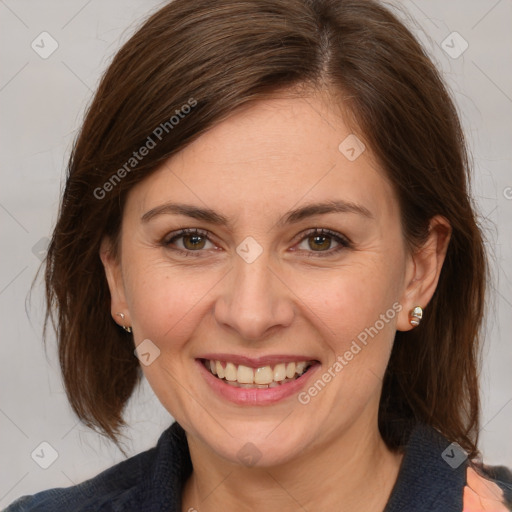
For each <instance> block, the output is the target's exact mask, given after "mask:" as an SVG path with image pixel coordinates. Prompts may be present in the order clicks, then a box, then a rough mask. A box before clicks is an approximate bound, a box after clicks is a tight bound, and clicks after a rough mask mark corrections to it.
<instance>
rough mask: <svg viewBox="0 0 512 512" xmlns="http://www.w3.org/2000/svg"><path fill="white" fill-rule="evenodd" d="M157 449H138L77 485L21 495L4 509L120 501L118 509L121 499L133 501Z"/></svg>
mask: <svg viewBox="0 0 512 512" xmlns="http://www.w3.org/2000/svg"><path fill="white" fill-rule="evenodd" d="M155 450H156V448H151V449H150V450H147V451H145V452H142V453H139V454H137V455H135V456H133V457H131V458H129V459H127V460H124V461H122V462H120V463H118V464H116V465H114V466H112V467H110V468H108V469H106V470H105V471H103V472H101V473H99V474H98V475H96V476H95V477H93V478H90V479H89V480H86V481H85V482H82V483H80V484H78V485H74V486H71V487H58V488H54V489H48V490H45V491H41V492H38V493H36V494H33V495H28V496H22V497H20V498H18V499H17V500H16V501H14V502H13V503H11V505H9V506H8V507H7V509H5V511H4V512H36V511H52V512H60V511H63V512H64V511H66V512H67V511H69V510H73V511H75V512H81V511H84V512H85V511H86V510H87V511H90V510H95V511H102V510H111V509H112V504H113V502H117V503H118V505H119V507H118V508H117V509H118V510H122V509H123V507H122V503H123V502H129V501H131V502H133V500H134V498H136V495H137V494H138V493H139V486H140V483H141V477H143V475H144V474H145V473H146V471H148V469H149V467H150V466H151V463H152V461H153V459H154V456H155ZM107 507H109V508H107Z"/></svg>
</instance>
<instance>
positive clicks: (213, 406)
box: [100, 93, 450, 512]
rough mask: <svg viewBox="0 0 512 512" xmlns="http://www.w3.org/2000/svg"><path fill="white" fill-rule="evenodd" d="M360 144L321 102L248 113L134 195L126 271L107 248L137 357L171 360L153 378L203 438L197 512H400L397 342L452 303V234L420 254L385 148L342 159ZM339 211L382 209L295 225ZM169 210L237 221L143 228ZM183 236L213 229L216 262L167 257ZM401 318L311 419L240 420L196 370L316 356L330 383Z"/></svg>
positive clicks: (245, 414)
mask: <svg viewBox="0 0 512 512" xmlns="http://www.w3.org/2000/svg"><path fill="white" fill-rule="evenodd" d="M191 115H193V114H191ZM351 133H352V130H351V129H350V128H349V127H348V126H347V124H346V123H345V122H344V120H343V117H342V116H341V115H340V113H338V112H335V111H334V109H333V103H332V99H330V98H328V97H327V96H325V95H320V94H319V93H315V94H311V95H309V96H307V97H303V98H300V97H296V96H292V95H290V96H289V97H288V96H283V95H281V96H276V97H275V98H272V99H268V100H262V101H259V102H257V103H254V104H251V105H249V106H244V107H243V108H240V109H238V110H237V111H236V112H234V113H233V114H232V115H231V116H230V117H229V118H228V119H226V120H224V121H223V122H221V123H220V124H218V125H217V126H216V127H214V128H212V129H211V130H210V131H208V132H207V133H205V134H203V135H202V136H201V137H200V138H198V139H197V140H196V141H194V142H193V143H192V144H190V145H189V146H188V147H186V148H185V149H183V150H182V151H181V152H179V153H177V154H176V155H174V156H173V157H172V158H171V159H169V160H168V161H167V162H166V163H165V164H164V165H162V167H161V168H160V169H158V170H157V171H156V172H155V173H154V174H152V175H151V176H149V177H148V178H146V179H145V180H143V181H142V182H141V183H139V184H138V185H137V186H135V187H134V188H133V189H132V190H131V191H130V192H129V194H128V198H127V202H126V207H125V211H124V216H123V221H122V230H121V244H120V258H116V257H115V255H114V254H113V253H112V251H111V246H110V241H109V240H108V239H104V241H103V244H102V247H101V251H100V253H101V258H102V261H103V263H104V266H105V271H106V275H107V279H108V283H109V287H110V291H111V296H112V309H111V312H112V316H113V318H114V319H115V320H116V321H117V322H119V323H120V324H121V325H131V326H132V328H133V336H134V341H135V344H136V345H138V344H139V343H141V342H142V340H145V339H150V340H151V341H152V342H153V343H154V344H155V345H156V346H157V347H158V348H159V350H160V356H159V357H157V358H156V359H155V360H154V361H153V362H152V363H151V364H150V365H149V366H145V365H142V368H143V370H144V374H145V376H146V378H147V380H148V381H149V383H150V385H151V387H152V389H153V390H154V392H155V393H156V395H157V397H158V398H159V400H160V401H161V403H162V404H163V405H164V407H165V408H166V409H167V410H168V411H169V413H170V414H171V415H172V416H173V417H174V418H175V419H176V420H177V421H178V422H179V423H180V424H181V425H182V426H183V428H184V429H185V431H186V432H187V439H188V443H189V448H190V453H191V458H192V463H193V467H194V470H193V473H192V476H191V477H190V478H189V480H188V481H187V483H186V485H185V488H184V491H183V507H182V510H183V511H188V510H189V509H190V508H193V509H195V510H200V511H201V512H208V511H214V510H217V511H218V510H241V511H245V510H252V511H254V510H265V511H269V512H272V511H274V510H276V511H277V510H279V511H280V512H283V511H292V510H293V511H296V510H338V511H341V512H343V511H351V512H358V511H363V510H364V511H366V512H368V511H381V510H383V508H384V507H385V504H386V502H387V500H388V498H389V495H390V493H391V490H392V487H393V485H394V483H395V481H396V477H397V474H398V471H399V467H400V463H401V460H402V454H401V453H393V452H391V451H390V450H389V449H388V448H387V447H386V445H385V444H384V442H383V440H382V438H381V436H380V434H379V430H378V426H377V412H378V404H379V397H380V392H381V387H382V377H383V375H384V372H385V369H386V366H387V363H388V360H389V356H390V351H391V348H392V343H393V339H394V335H395V332H396V330H402V331H406V330H409V329H412V328H413V327H412V326H411V324H410V323H409V318H408V312H409V311H410V310H411V309H412V308H413V307H414V306H417V305H421V306H422V307H425V306H426V305H427V304H428V302H429V301H430V299H431V297H432V295H433V293H434V291H435V288H436V285H437V282H438V278H439V274H440V271H441V267H442V264H443V261H444V257H445V254H446V248H447V245H448V242H449V236H450V226H449V224H448V222H447V221H446V220H445V219H444V218H442V217H435V218H434V219H432V221H431V231H430V236H429V238H428V240H427V242H426V243H425V245H424V246H423V247H422V248H421V249H420V250H418V251H416V252H415V253H414V254H412V253H411V252H410V251H409V250H408V249H407V246H406V243H405V240H404V235H403V233H402V230H401V224H400V212H399V207H398V202H397V199H396V195H395V193H394V190H393V188H392V186H391V184H390V183H389V182H388V181H387V179H386V177H385V175H384V173H383V172H382V170H381V169H379V166H378V164H377V163H376V161H375V158H374V157H373V155H372V152H371V149H370V148H369V147H368V145H366V150H365V151H364V152H363V153H362V154H361V155H360V156H359V157H358V158H357V159H356V160H354V161H349V160H348V159H347V158H346V156H345V155H344V154H342V153H341V152H340V150H339V149H338V146H339V144H340V143H341V142H342V141H343V140H344V139H345V138H346V137H347V136H348V135H350V134H351ZM357 136H358V137H359V138H360V139H361V140H363V141H364V136H363V135H361V134H359V133H358V134H357ZM331 199H336V200H339V199H341V200H344V201H350V202H353V203H357V204H359V205H361V206H364V207H365V208H366V209H367V210H369V212H370V213H371V218H369V217H366V216H364V215H361V214H359V213H353V212H345V213H328V214H323V215H316V216H314V217H309V218H305V219H303V220H301V221H300V222H298V223H296V224H290V225H284V226H278V225H277V221H278V220H279V219H280V218H281V217H282V216H284V215H285V214H286V213H287V212H288V211H289V210H291V209H294V208H297V207H299V206H303V205H305V204H307V203H310V202H319V201H325V200H331ZM168 201H175V202H178V201H179V202H183V203H187V204H191V205H196V206H198V207H208V208H211V209H213V210H215V211H216V212H219V213H221V214H223V215H225V216H226V217H227V218H228V219H229V220H230V222H231V224H230V225H229V226H218V225H213V224H211V223H209V222H205V221H203V220H196V219H191V218H189V217H185V216H182V215H172V214H161V215H157V216H155V217H153V218H152V219H151V220H150V221H149V222H143V221H142V220H141V216H142V215H143V214H144V213H146V212H148V211H149V210H151V209H153V208H155V207H157V206H159V205H162V204H164V203H166V202H168ZM181 228H199V229H201V230H206V231H208V232H209V233H210V240H208V239H205V238H200V242H201V243H200V244H198V245H199V246H200V248H199V249H194V247H195V246H194V245H193V243H192V242H193V240H192V241H191V239H190V236H189V237H188V238H187V237H185V238H180V239H176V240H175V241H174V245H171V246H165V244H164V243H163V242H162V240H164V241H165V239H166V237H167V240H168V239H169V238H170V237H169V234H172V233H174V232H176V231H178V230H179V229H181ZM311 228H327V229H330V230H332V231H334V232H336V233H339V234H341V235H342V236H345V237H348V239H349V240H350V242H351V244H350V246H348V247H343V248H342V250H341V251H339V252H336V253H335V252H333V251H334V250H335V249H336V248H337V247H339V246H340V243H339V242H337V241H336V240H335V239H334V238H332V237H329V236H327V238H326V239H325V240H323V239H321V240H319V241H318V240H315V239H314V237H313V236H312V235H304V233H305V232H307V230H309V229H311ZM248 236H251V237H252V238H254V239H255V240H256V241H257V242H258V244H259V245H260V246H261V248H262V253H261V255H260V256H259V257H258V258H257V259H256V260H255V261H253V262H252V263H247V262H246V261H245V260H244V259H243V258H241V257H240V256H239V255H238V254H237V252H236V248H237V246H239V245H240V244H241V243H242V241H244V239H245V238H246V237H248ZM329 242H330V243H329ZM184 244H186V245H184ZM171 247H175V248H180V249H182V250H188V252H189V254H190V255H189V256H188V257H186V256H183V255H180V254H178V253H177V252H175V251H173V250H172V248H171ZM192 252H193V254H192ZM327 252H330V253H331V254H330V255H329V256H324V257H322V254H325V253H327ZM198 253H200V254H199V256H197V254H198ZM319 254H320V256H319ZM194 255H196V256H194ZM308 256H310V257H308ZM394 303H399V304H400V306H401V308H402V309H401V311H400V312H399V313H398V314H396V315H394V318H392V319H391V320H389V322H388V323H386V324H385V326H384V328H382V329H381V330H380V331H379V332H378V334H377V335H376V336H374V337H373V338H370V341H369V343H368V344H367V346H364V348H363V349H362V350H361V351H360V352H359V353H358V354H357V355H356V356H355V357H354V358H353V359H352V360H351V361H349V362H348V364H347V365H346V366H345V367H344V368H343V370H342V371H340V372H339V373H338V374H337V376H336V378H334V379H332V380H331V382H329V383H328V384H327V385H326V386H325V387H324V388H323V389H322V390H321V391H320V392H319V393H318V395H317V396H315V397H314V398H312V399H311V401H310V402H309V403H308V404H307V405H303V404H301V403H299V401H298V400H297V396H296V395H294V396H291V397H288V398H286V399H285V400H282V401H281V402H279V403H276V404H273V405H266V406H255V405H243V406H240V405H238V406H237V405H234V404H233V403H231V402H229V401H227V400H225V399H223V398H220V397H219V396H217V395H216V394H215V393H214V392H213V391H212V390H211V388H210V387H209V385H208V384H207V383H206V381H205V379H204V377H203V376H202V375H201V374H200V372H199V371H198V367H197V364H196V362H195V358H197V357H200V356H201V354H205V353H206V352H219V353H220V352H225V353H230V354H242V355H247V356H251V357H258V356H262V355H272V354H305V355H308V356H310V358H311V359H317V360H318V361H320V363H321V368H319V369H317V376H318V377H320V376H321V375H322V374H323V373H324V372H325V371H327V369H328V368H329V367H332V365H333V363H334V361H335V359H336V357H337V356H339V355H343V354H344V353H345V352H346V351H347V350H348V349H349V347H350V345H351V343H352V341H353V340H354V339H356V337H357V335H358V334H359V333H361V332H362V331H364V329H365V328H367V327H370V326H373V325H374V324H375V323H376V321H377V320H378V319H379V315H381V314H385V313H386V312H387V311H389V310H391V311H393V309H392V305H393V304H394ZM119 312H122V313H124V315H125V319H124V321H123V320H121V319H120V317H119V316H117V313H119ZM248 442H250V443H252V445H254V446H255V447H257V450H258V452H259V454H260V458H259V459H258V460H257V462H256V463H255V464H254V465H253V466H246V465H244V464H243V463H242V462H241V460H240V459H239V457H238V452H239V450H240V449H241V448H242V447H243V446H244V445H245V444H246V443H248ZM301 507H302V508H301Z"/></svg>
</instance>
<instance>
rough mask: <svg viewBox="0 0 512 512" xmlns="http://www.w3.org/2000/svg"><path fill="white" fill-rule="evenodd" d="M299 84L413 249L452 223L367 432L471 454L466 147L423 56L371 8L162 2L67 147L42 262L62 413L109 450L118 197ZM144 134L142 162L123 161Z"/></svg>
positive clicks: (114, 386)
mask: <svg viewBox="0 0 512 512" xmlns="http://www.w3.org/2000/svg"><path fill="white" fill-rule="evenodd" d="M301 85H308V86H311V87H312V88H316V89H317V90H327V89H331V90H332V91H334V92H335V96H337V97H338V98H339V99H340V100H341V101H342V102H343V105H344V108H347V110H348V111H350V112H351V113H352V114H353V117H354V119H355V120H356V122H357V125H358V127H359V129H360V132H361V134H362V137H363V138H364V140H365V142H366V143H367V144H368V145H369V147H371V149H372V150H373V152H374V154H375V155H376V156H377V158H378V160H379V163H380V165H381V167H382V169H383V170H384V172H385V173H386V175H387V176H388V178H389V179H390V180H391V182H392V183H393V185H394V187H395V190H396V192H397V195H398V198H399V203H400V207H401V218H402V224H403V231H404V237H405V239H406V241H407V243H408V244H409V246H410V247H411V249H414V247H417V246H418V245H420V244H421V242H422V241H423V240H424V239H425V237H426V235H427V233H428V224H429V220H430V219H431V218H432V217H433V216H434V215H436V214H440V215H442V216H444V217H445V218H446V219H448V221H449V222H450V224H451V226H452V236H451V240H450V243H449V247H448V251H447V255H446V259H445V263H444V266H443V269H442V272H441V275H440V279H439V283H438V286H437V289H436V292H435V294H434V296H433V298H432V300H431V302H430V303H429V305H428V306H427V308H426V311H425V315H424V320H423V322H422V324H421V325H420V326H419V327H418V328H416V329H414V330H412V331H408V332H397V333H396V337H395V344H394V348H393V351H392V354H391V359H390V362H389V366H388V370H387V373H386V376H385V379H384V384H383V392H382V397H381V407H380V411H379V425H380V429H381V433H382V435H383V437H384V440H385V441H386V442H387V444H388V445H389V446H390V447H396V446H398V445H399V444H400V443H401V442H402V441H403V432H404V428H403V427H404V424H405V425H408V426H412V425H414V424H415V423H416V422H419V421H422V422H425V423H427V424H429V425H431V426H433V427H435V428H437V429H439V430H440V431H441V432H442V433H443V434H445V435H446V437H447V438H449V439H450V440H451V441H456V442H458V443H459V444H460V445H461V446H462V447H463V448H465V449H466V450H467V451H468V452H469V454H470V456H474V455H476V454H477V453H478V452H477V449H476V443H477V436H478V428H479V395H478V393H479V390H478V381H477V360H478V354H479V336H480V329H481V321H482V318H483V311H484V292H485V286H486V280H487V275H488V274H487V272H488V267H487V260H486V255H485V251H484V245H483V241H482V236H481V233H480V230H479V228H478V226H477V223H476V219H475V214H474V207H473V204H472V200H471V198H470V195H469V178H470V176H469V165H468V159H467V153H466V145H465V140H464V136H463V133H462V129H461V126H460V122H459V119H458V115H457V111H456V109H455V107H454V104H453V102H452V100H451V98H450V95H449V93H448V92H447V90H446V88H445V86H444V85H443V82H442V79H441V78H440V76H439V74H438V72H437V70H436V69H435V67H434V65H433V64H432V62H431V61H430V59H429V58H428V56H427V54H426V53H425V51H424V50H423V49H422V47H421V46H420V45H419V43H418V42H417V41H416V40H415V38H414V37H413V35H412V34H411V32H410V31H409V30H408V29H407V28H406V27H405V26H404V24H403V23H402V22H400V21H399V19H398V18H397V17H396V16H395V15H394V14H393V13H392V12H391V10H390V9H387V8H385V7H383V6H382V5H381V4H379V3H378V2H376V1H373V0H174V1H173V2H171V3H169V4H168V5H166V6H164V7H163V8H162V9H160V10H159V11H158V12H157V13H155V14H154V15H152V16H150V17H149V19H148V20H147V21H146V22H145V23H144V24H143V25H142V27H141V28H140V29H139V30H138V31H137V32H136V33H135V35H134V36H133V37H131V39H130V40H129V41H128V42H127V43H126V44H125V45H124V46H123V47H122V48H121V50H120V51H119V52H118V53H117V55H116V56H115V58H114V59H113V62H112V63H111V65H110V66H109V68H108V70H107V71H106V73H105V75H104V76H103V78H102V80H101V83H100V85H99V88H98V90H97V92H96V95H95V97H94V99H93V101H92V103H91V105H90V107H89V109H88V112H87V114H86V117H85V120H84V123H83V126H82V129H81V131H80V133H79V135H78V137H77V140H76V141H75V144H74V147H73V151H72V154H71V157H70V160H69V167H68V173H67V180H66V186H65V190H64V193H63V197H62V202H61V206H60V213H59V217H58V221H57V224H56V227H55V231H54V233H53V237H52V240H51V243H50V246H49V251H48V255H47V262H46V263H47V266H46V274H45V279H46V294H47V311H46V320H45V331H44V332H45V334H46V329H47V324H48V318H49V317H50V318H51V320H52V323H53V326H54V328H55V329H56V333H57V339H58V347H59V358H60V364H61V368H62V372H63V379H64V384H65V388H66V392H67V396H68V398H69V401H70V403H71V406H72V408H73V409H74V411H75V412H76V414H77V415H78V417H79V418H80V419H81V420H82V421H83V422H84V423H85V424H86V425H87V426H89V427H91V428H95V429H96V428H97V429H99V431H100V432H102V433H104V434H106V435H107V436H108V437H109V438H110V439H112V440H113V441H114V442H116V443H117V444H118V446H119V443H118V436H119V435H120V434H121V433H120V428H121V427H123V426H124V425H125V422H124V420H123V416H122V414H123V410H124V407H125V405H126V403H127V401H128V399H129V397H130V396H131V394H132V392H133V390H134V388H135V386H136V384H137V383H138V382H139V380H140V378H141V375H142V372H141V370H140V366H139V361H138V359H137V358H136V357H135V356H134V353H133V350H134V345H133V339H132V337H131V335H130V334H128V333H126V332H124V331H123V329H121V328H120V327H119V326H118V325H117V324H116V323H115V322H114V321H113V319H112V318H111V315H110V295H109V290H108V287H107V282H106V278H105V274H104V270H103V267H102V263H101V261H100V258H99V254H98V253H99V247H100V242H101V240H102V238H103V236H104V235H108V236H110V237H111V238H112V240H114V242H116V241H117V237H118V234H119V230H120V225H121V219H122V213H123V205H124V202H125V198H126V195H127V192H128V191H129V190H130V189H131V188H132V187H133V186H134V185H135V184H136V183H138V182H140V181H141V180H143V179H145V178H146V177H147V176H149V175H150V173H151V172H152V171H154V170H155V169H156V168H157V167H158V166H159V165H160V164H161V163H162V162H163V161H165V160H166V159H168V158H169V156H170V155H172V154H174V153H176V152H177V151H179V150H181V149H183V148H184V147H185V146H186V145H187V144H189V143H190V142H191V141H192V140H194V139H196V138H197V137H198V136H199V135H201V134H202V133H204V132H205V131H206V130H207V129H209V128H211V127H212V126H214V125H215V124H217V123H219V122H220V121H222V120H223V119H225V118H226V117H227V116H229V115H230V114H231V113H233V111H234V110H235V109H236V108H237V107H239V106H241V105H243V104H247V103H248V102H250V101H254V100H257V99H262V98H265V97H269V96H271V95H272V94H273V93H275V92H277V91H279V90H286V89H291V88H293V87H294V86H301ZM185 105H189V106H190V108H188V110H187V109H186V108H185ZM192 105H193V108H192ZM188 111H190V113H188V114H186V115H185V114H184V112H188ZM172 116H175V117H176V119H175V120H174V121H173V120H172ZM178 118H179V120H178ZM158 127H160V131H161V132H162V134H163V135H162V137H161V139H160V138H158V137H156V135H155V131H156V129H157V128H158ZM163 127H165V130H164V128H163ZM162 130H164V131H165V133H164V132H163V131H162ZM157 133H160V132H157ZM148 137H150V138H151V139H152V140H153V142H155V144H154V145H153V146H152V147H151V150H150V151H149V152H148V153H147V155H146V156H144V158H141V159H137V160H136V161H134V160H131V159H132V158H134V156H133V153H134V151H138V150H139V148H141V147H142V146H144V145H146V146H147V145H148V140H149V139H148ZM156 139H158V140H156ZM128 162H130V164H129V165H127V163H128ZM122 169H124V172H123V171H122Z"/></svg>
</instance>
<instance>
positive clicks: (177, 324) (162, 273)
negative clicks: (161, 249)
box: [128, 260, 215, 350]
mask: <svg viewBox="0 0 512 512" xmlns="http://www.w3.org/2000/svg"><path fill="white" fill-rule="evenodd" d="M128 282H129V283H130V284H129V292H128V296H129V308H130V313H131V315H132V318H133V327H134V331H135V332H137V333H139V334H140V336H143V337H144V338H149V339H151V340H152V341H154V342H155V343H156V344H157V345H158V344H162V345H163V344H164V343H165V344H166V350H167V349H169V348H170V349H171V350H173V349H174V348H176V349H177V348H179V347H180V346H181V345H182V344H183V343H184V342H185V341H186V339H187V337H188V336H190V334H191V333H192V331H193V330H194V329H195V328H196V327H197V326H198V323H199V318H198V315H199V314H200V310H201V304H202V303H204V301H207V300H208V298H207V292H208V290H210V289H211V288H212V287H213V286H214V284H215V275H212V274H211V273H210V274H209V273H208V272H199V271H196V272H195V273H194V272H187V271H186V270H184V269H183V268H182V267H174V268H173V267H170V266H169V264H168V263H167V264H166V263H162V262H148V261H147V260H146V261H144V262H142V261H141V265H134V266H132V267H131V268H130V271H129V273H128ZM169 340H172V344H171V345H169Z"/></svg>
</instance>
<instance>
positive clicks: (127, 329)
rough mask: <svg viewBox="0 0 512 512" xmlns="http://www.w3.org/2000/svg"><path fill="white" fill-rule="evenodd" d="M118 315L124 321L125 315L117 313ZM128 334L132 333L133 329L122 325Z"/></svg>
mask: <svg viewBox="0 0 512 512" xmlns="http://www.w3.org/2000/svg"><path fill="white" fill-rule="evenodd" d="M116 315H118V316H120V317H121V319H122V320H123V321H124V313H116ZM121 327H122V328H123V329H124V330H125V331H126V332H129V333H131V332H132V328H131V327H127V326H126V325H122V326H121Z"/></svg>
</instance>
